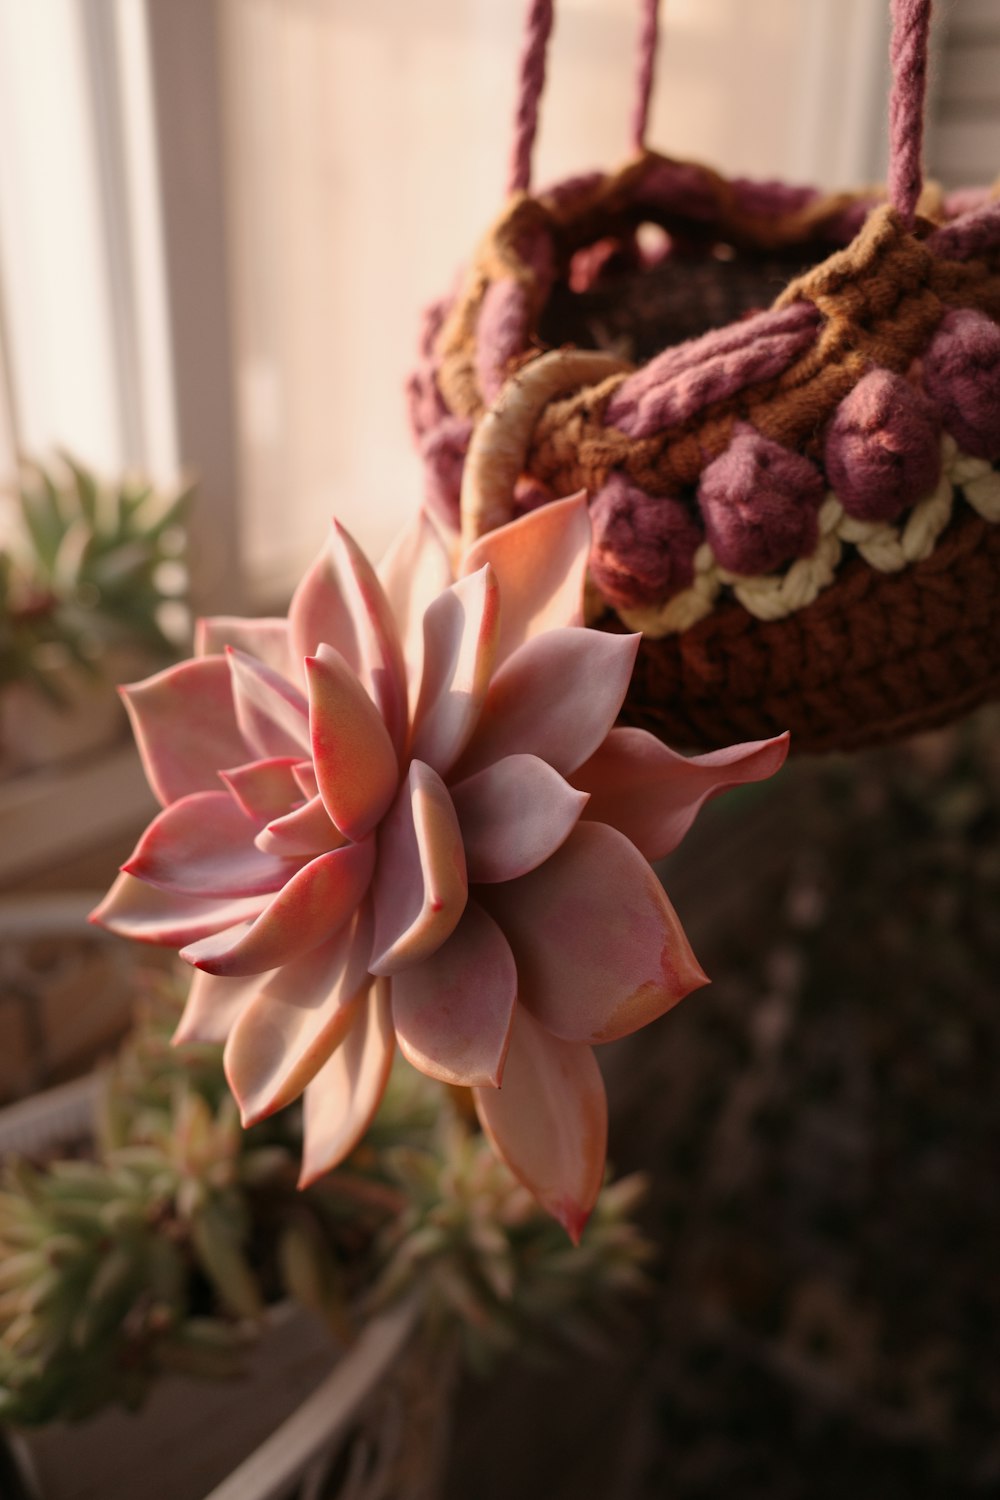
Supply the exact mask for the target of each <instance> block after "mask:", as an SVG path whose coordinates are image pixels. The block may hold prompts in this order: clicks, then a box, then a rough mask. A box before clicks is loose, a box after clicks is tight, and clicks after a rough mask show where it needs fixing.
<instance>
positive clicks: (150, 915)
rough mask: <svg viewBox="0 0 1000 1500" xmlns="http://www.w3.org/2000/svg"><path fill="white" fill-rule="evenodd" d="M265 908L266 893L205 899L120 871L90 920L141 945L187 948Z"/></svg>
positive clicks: (95, 924) (253, 915)
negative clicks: (161, 887) (243, 897)
mask: <svg viewBox="0 0 1000 1500" xmlns="http://www.w3.org/2000/svg"><path fill="white" fill-rule="evenodd" d="M263 909H264V899H263V897H260V896H255V897H253V898H251V899H250V900H244V901H218V900H214V901H203V900H200V899H199V898H198V897H197V896H179V895H177V894H176V893H175V892H173V891H160V890H157V889H156V887H155V886H151V885H146V883H145V881H142V880H136V878H135V876H134V875H119V876H118V879H117V880H116V881H115V883H114V885H113V886H112V887H111V889H110V891H108V894H107V895H106V896H105V898H104V900H103V901H102V902H101V903H100V905H99V906H97V907H95V908H94V910H93V911H92V912H91V914H90V917H89V919H88V920H89V921H91V922H93V924H94V926H95V927H104V928H105V929H106V930H107V931H108V932H114V933H117V934H118V936H119V937H127V938H132V939H133V940H134V941H135V942H138V943H157V944H160V945H162V946H163V947H166V948H183V947H184V946H185V944H187V943H196V942H198V941H199V940H200V939H201V938H206V937H211V936H212V934H213V933H216V932H222V931H223V929H225V928H227V927H232V926H233V925H234V923H237V922H246V921H248V920H249V919H250V918H251V917H255V916H257V914H258V913H259V912H261V911H262V910H263Z"/></svg>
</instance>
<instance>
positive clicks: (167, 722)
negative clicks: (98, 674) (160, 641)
mask: <svg viewBox="0 0 1000 1500" xmlns="http://www.w3.org/2000/svg"><path fill="white" fill-rule="evenodd" d="M121 691H122V697H123V698H124V700H125V707H126V708H127V709H128V713H129V718H130V719H131V720H132V728H133V730H134V732H135V740H136V744H137V745H138V747H139V754H140V755H141V756H142V764H143V767H144V769H145V772H146V779H147V781H148V782H149V784H150V786H151V787H152V789H153V791H154V792H155V794H156V796H157V797H158V798H159V800H160V801H161V802H162V803H163V804H164V805H166V804H167V803H168V802H175V801H176V800H177V798H178V797H186V796H187V795H188V793H189V792H207V791H211V790H213V789H215V788H217V787H218V785H219V782H218V775H217V773H218V770H219V767H220V766H235V765H239V764H240V763H241V762H242V761H245V760H246V758H247V745H246V742H245V740H244V738H243V735H242V734H241V733H240V729H239V725H238V724H237V722H236V713H235V710H234V708H233V692H232V684H231V681H230V676H229V664H228V663H227V661H226V659H225V657H223V656H203V657H198V658H196V659H194V660H193V661H182V662H178V664H177V666H175V667H167V669H166V671H164V672H157V673H156V675H155V676H153V677H147V678H146V679H145V681H144V682H134V683H131V684H130V685H129V686H128V687H125V688H122V690H121Z"/></svg>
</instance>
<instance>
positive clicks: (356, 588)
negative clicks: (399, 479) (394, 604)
mask: <svg viewBox="0 0 1000 1500" xmlns="http://www.w3.org/2000/svg"><path fill="white" fill-rule="evenodd" d="M289 628H290V630H291V638H292V649H293V652H294V653H295V654H296V655H297V656H298V657H299V659H300V660H302V661H305V659H306V658H307V657H315V656H317V655H318V654H319V648H320V646H322V645H326V646H329V647H331V648H332V649H333V650H335V651H338V652H339V653H340V655H341V656H342V657H343V658H344V660H345V661H346V663H347V665H348V666H349V667H350V669H351V671H352V672H354V673H355V675H356V676H357V677H358V678H359V679H360V681H361V684H362V686H363V687H364V689H365V691H366V692H367V693H368V695H369V697H370V698H371V699H372V701H373V702H374V703H375V705H376V707H377V708H378V710H379V713H380V714H381V716H382V719H383V720H384V722H385V726H386V728H387V729H388V731H389V736H390V738H391V739H392V742H393V745H394V747H395V748H396V749H397V750H400V749H401V748H402V746H403V743H404V740H405V738H406V726H407V717H408V714H407V702H406V673H405V668H404V665H403V653H402V647H401V646H400V642H399V635H398V632H397V630H396V624H395V621H394V619H393V616H392V609H391V607H390V605H389V601H388V600H387V599H386V597H385V594H384V593H383V591H382V585H381V584H380V583H379V581H378V578H377V577H376V576H375V571H374V569H373V568H372V566H371V564H370V563H369V562H368V559H367V558H366V557H365V556H364V554H363V553H362V552H361V550H360V548H359V547H358V546H357V543H356V542H355V541H354V540H353V538H352V537H351V536H350V535H349V534H348V532H347V531H345V530H344V528H343V527H342V526H340V525H339V524H338V523H337V522H336V521H335V522H334V524H333V529H332V531H331V534H330V538H329V541H328V543H327V546H326V547H325V548H324V550H323V552H322V553H321V554H320V557H319V558H318V559H317V561H316V563H315V564H314V565H313V567H312V568H311V569H310V570H309V572H308V573H307V574H306V576H305V578H304V579H303V581H302V583H301V584H300V585H299V587H298V588H297V589H296V591H295V595H294V597H293V599H292V603H291V607H290V609H289Z"/></svg>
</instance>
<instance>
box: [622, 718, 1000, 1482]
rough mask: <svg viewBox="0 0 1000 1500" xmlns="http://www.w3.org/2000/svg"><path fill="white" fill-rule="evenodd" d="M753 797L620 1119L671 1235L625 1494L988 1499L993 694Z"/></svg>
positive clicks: (995, 1037)
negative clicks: (683, 992)
mask: <svg viewBox="0 0 1000 1500" xmlns="http://www.w3.org/2000/svg"><path fill="white" fill-rule="evenodd" d="M782 782H783V784H781V783H782ZM775 791H776V795H775V797H774V799H773V803H772V805H771V814H772V832H771V835H770V838H769V839H768V840H767V842H766V843H762V842H761V841H760V837H759V828H758V830H757V837H756V839H755V841H754V842H753V843H752V844H751V845H750V846H748V847H747V848H745V849H740V850H738V851H735V852H732V855H731V857H732V858H733V862H734V867H735V868H736V869H737V870H739V871H740V878H742V879H743V881H744V886H745V889H744V893H743V896H742V900H741V904H739V905H738V906H737V907H736V908H735V918H734V919H727V921H726V922H725V923H724V924H720V926H719V928H718V930H717V931H715V933H714V934H713V936H712V937H711V939H710V940H709V942H708V944H707V945H706V944H702V945H701V951H700V953H699V956H700V957H701V958H702V959H703V961H704V962H705V963H706V967H707V968H708V970H709V972H710V973H711V975H712V977H713V981H714V983H713V986H712V988H711V989H710V990H708V991H706V992H705V994H704V995H703V996H696V997H695V998H694V1000H693V1001H692V1002H688V1004H687V1005H685V1006H682V1007H681V1008H680V1010H679V1011H678V1012H677V1015H676V1018H675V1017H671V1026H670V1037H669V1054H670V1055H669V1059H667V1056H666V1053H667V1038H666V1037H664V1045H663V1048H662V1050H655V1057H654V1058H651V1059H650V1061H649V1063H648V1064H647V1065H646V1066H645V1067H643V1068H642V1073H641V1076H640V1077H638V1078H637V1080H636V1084H635V1090H634V1092H633V1095H632V1103H631V1116H630V1118H629V1119H626V1118H624V1117H622V1118H620V1119H619V1120H618V1126H619V1147H618V1151H619V1156H620V1158H621V1159H625V1160H629V1159H632V1160H634V1159H635V1153H634V1152H633V1153H629V1152H628V1151H627V1150H626V1148H625V1147H624V1146H623V1145H622V1144H621V1135H622V1132H623V1131H624V1132H628V1131H629V1130H631V1131H633V1132H636V1137H635V1138H636V1140H637V1141H641V1142H642V1144H641V1146H640V1149H639V1152H638V1159H639V1161H640V1162H641V1163H644V1164H645V1163H649V1164H650V1165H652V1163H653V1161H654V1160H655V1161H656V1162H657V1164H658V1165H657V1170H656V1176H655V1178H654V1184H655V1194H656V1201H655V1204H654V1205H653V1206H652V1209H651V1222H652V1217H655V1227H654V1232H655V1234H656V1238H657V1239H660V1240H662V1241H663V1242H664V1255H663V1259H662V1263H661V1269H662V1276H663V1287H662V1293H661V1296H660V1300H659V1314H658V1317H657V1319H656V1322H655V1333H654V1343H653V1345H652V1347H651V1348H650V1349H648V1350H647V1352H646V1356H645V1363H644V1389H645V1392H646V1398H645V1399H646V1400H647V1401H648V1403H649V1408H650V1409H651V1411H654V1412H655V1413H656V1418H657V1420H658V1424H659V1430H660V1437H659V1441H658V1445H657V1450H656V1451H657V1456H656V1458H655V1459H653V1460H651V1461H650V1463H649V1466H648V1471H647V1473H646V1475H645V1480H644V1483H643V1484H642V1485H641V1486H637V1487H636V1489H634V1490H633V1491H629V1493H630V1494H634V1495H639V1494H641V1495H642V1496H643V1497H645V1496H650V1497H651V1496H653V1495H660V1494H663V1493H669V1494H670V1495H671V1496H676V1497H678V1500H702V1497H704V1500H708V1497H710V1496H713V1497H714V1496H716V1495H718V1494H721V1493H725V1494H727V1495H729V1496H731V1497H734V1500H757V1497H760V1500H764V1497H767V1500H785V1497H787V1500H798V1497H799V1496H802V1495H808V1496H810V1500H812V1497H816V1500H825V1497H827V1496H829V1497H831V1500H832V1497H834V1496H838V1497H839V1496H841V1495H843V1494H845V1493H847V1494H851V1495H856V1496H860V1497H869V1496H870V1497H876V1496H877V1497H878V1500H895V1497H897V1496H898V1497H900V1500H903V1497H905V1500H918V1497H925V1496H926V1497H931V1496H940V1497H948V1500H956V1497H965V1496H967V1495H968V1496H972V1495H985V1494H996V1493H1000V1363H998V1361H997V1355H996V1350H997V1346H998V1343H1000V1282H998V1279H997V1276H996V1265H997V1258H998V1255H1000V1196H998V1194H997V1192H996V1187H995V1177H996V1170H997V1163H998V1161H1000V1097H998V1093H997V1087H996V1079H997V1077H998V1076H1000V712H998V711H997V710H996V709H989V710H986V711H983V712H981V713H980V714H979V715H978V716H976V717H975V718H974V719H972V720H970V721H969V722H968V723H966V724H965V725H963V726H961V727H959V728H956V729H952V730H948V731H942V732H940V733H937V734H933V735H927V736H923V737H921V738H920V739H918V740H914V741H911V742H910V743H909V744H906V745H903V746H899V747H896V748H894V749H887V750H883V751H880V752H875V753H871V754H868V755H865V756H859V757H855V758H853V759H850V760H833V759H830V760H827V761H816V762H813V763H808V762H807V763H803V764H801V765H797V766H794V767H790V768H789V769H788V771H787V772H786V773H785V774H784V776H783V777H782V778H780V779H779V784H778V785H777V786H776V788H775ZM720 826H721V825H720ZM750 873H752V879H747V875H748V874H750ZM654 1070H655V1072H656V1087H657V1098H658V1100H659V1105H658V1113H657V1116H656V1118H655V1119H653V1118H651V1116H650V1106H649V1104H647V1105H645V1106H644V1105H643V1102H642V1091H643V1089H644V1088H648V1087H649V1086H650V1076H651V1073H652V1072H653V1071H654Z"/></svg>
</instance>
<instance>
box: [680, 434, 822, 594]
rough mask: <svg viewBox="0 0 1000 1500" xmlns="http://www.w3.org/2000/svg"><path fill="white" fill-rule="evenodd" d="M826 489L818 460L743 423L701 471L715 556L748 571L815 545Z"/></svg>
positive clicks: (701, 498) (728, 565)
mask: <svg viewBox="0 0 1000 1500" xmlns="http://www.w3.org/2000/svg"><path fill="white" fill-rule="evenodd" d="M823 494H824V486H823V476H822V475H821V474H820V472H819V470H818V469H817V468H816V466H815V464H812V463H810V461H809V460H808V459H807V458H803V457H802V455H801V454H799V453H792V452H790V451H789V450H788V449H787V448H782V447H781V445H780V444H779V443H773V442H771V440H770V439H769V438H764V437H761V435H760V433H759V432H755V431H754V429H753V428H752V427H744V428H742V429H741V430H739V431H737V433H736V434H735V436H734V437H733V439H732V441H731V443H730V444H729V447H728V448H727V449H726V451H725V453H723V454H720V456H719V457H718V458H717V459H715V460H714V462H712V463H710V464H709V466H708V468H707V469H706V470H705V472H704V473H703V474H702V476H701V485H700V487H699V490H698V500H699V503H700V505H701V513H702V516H703V517H704V520H705V533H706V535H707V537H708V540H709V542H710V543H711V547H712V551H713V552H714V553H715V556H716V558H717V560H718V561H719V562H720V563H721V564H722V566H723V567H724V568H728V569H729V570H730V571H731V572H733V573H741V574H743V575H745V576H749V575H753V574H755V573H768V572H770V571H771V570H772V569H773V568H777V567H779V566H780V565H781V564H782V563H784V562H788V561H789V560H790V559H792V558H795V557H803V556H805V555H807V554H808V553H810V552H812V551H813V550H814V548H815V546H816V543H817V539H818V526H817V522H816V512H817V511H818V509H819V507H820V505H821V504H822V501H823Z"/></svg>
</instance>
